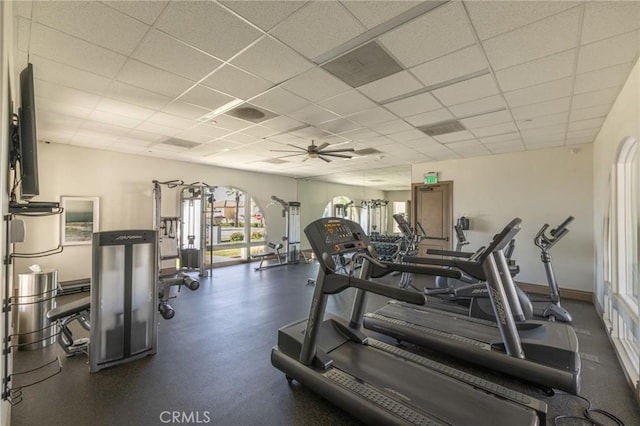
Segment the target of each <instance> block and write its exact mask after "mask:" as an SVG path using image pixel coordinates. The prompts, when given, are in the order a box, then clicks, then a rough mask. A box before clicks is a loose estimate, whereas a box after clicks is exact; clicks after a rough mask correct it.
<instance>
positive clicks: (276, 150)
mask: <svg viewBox="0 0 640 426" xmlns="http://www.w3.org/2000/svg"><path fill="white" fill-rule="evenodd" d="M269 151H271V152H295V153H296V154H297V155H304V154H306V153H307V152H306V151H303V152H298V151H292V150H290V149H270V150H269Z"/></svg>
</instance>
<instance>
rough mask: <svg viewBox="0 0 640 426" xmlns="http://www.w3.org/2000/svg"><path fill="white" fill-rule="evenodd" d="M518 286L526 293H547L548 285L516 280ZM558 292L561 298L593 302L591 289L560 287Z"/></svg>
mask: <svg viewBox="0 0 640 426" xmlns="http://www.w3.org/2000/svg"><path fill="white" fill-rule="evenodd" d="M518 287H520V288H521V289H523V290H524V291H526V292H527V293H533V294H544V295H549V287H548V286H546V285H540V284H531V283H523V282H518ZM560 294H561V297H562V298H563V299H571V300H580V301H582V302H590V303H593V292H591V291H584V290H573V289H570V288H562V289H560Z"/></svg>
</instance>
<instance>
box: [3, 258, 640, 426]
mask: <svg viewBox="0 0 640 426" xmlns="http://www.w3.org/2000/svg"><path fill="white" fill-rule="evenodd" d="M314 271H315V265H302V264H301V265H292V266H284V267H279V268H273V269H268V270H264V271H261V272H256V271H254V270H253V267H252V265H237V266H232V267H227V268H220V269H215V270H214V271H213V276H212V278H207V279H203V280H202V281H201V282H202V285H201V287H200V290H198V291H197V292H190V291H187V290H183V291H182V292H181V293H180V294H179V295H178V298H177V299H175V300H173V301H172V305H173V306H174V308H175V309H176V316H175V318H174V319H172V320H170V321H165V320H161V322H160V326H159V346H158V353H157V354H156V355H155V356H152V357H148V358H145V359H143V360H140V361H137V362H134V363H130V364H125V365H121V366H117V367H114V368H110V369H106V370H103V371H101V372H99V373H95V374H89V372H88V365H87V358H86V357H82V356H80V357H74V358H64V357H63V356H62V354H61V350H60V349H59V348H58V346H57V345H54V346H51V347H48V348H45V349H43V350H39V351H31V352H18V353H16V356H15V367H16V371H18V370H25V369H28V368H30V367H31V366H34V365H37V363H38V362H40V361H44V360H49V359H52V358H53V357H55V355H56V354H60V355H61V358H62V364H63V370H62V372H61V373H60V374H58V375H57V376H55V377H53V378H51V379H49V380H47V381H45V382H43V383H40V384H38V385H36V386H33V387H29V388H24V389H23V402H22V403H20V404H18V405H16V406H15V407H14V408H13V411H12V424H13V425H17V426H22V425H29V426H31V425H68V426H74V425H85V424H87V425H89V424H90V425H94V426H98V425H118V426H121V425H162V424H167V423H170V420H172V419H171V416H172V414H171V412H174V411H175V412H178V413H179V416H180V417H179V418H177V419H173V420H174V421H173V423H174V424H175V423H177V422H175V420H179V421H180V422H181V423H182V424H186V423H190V424H206V423H208V424H216V425H257V424H260V425H328V424H340V425H348V424H359V422H358V421H357V419H354V418H353V417H351V416H350V415H349V414H347V413H345V412H344V411H341V410H340V409H337V408H336V407H334V406H333V405H331V404H330V403H328V402H327V401H325V400H324V399H322V398H320V397H318V396H317V395H316V394H314V393H312V392H310V391H308V390H307V389H305V388H304V387H302V386H300V385H299V384H297V383H296V382H294V383H293V384H292V385H289V384H288V383H287V381H286V380H285V378H284V375H283V374H282V373H281V372H280V371H278V370H276V369H275V368H273V367H272V366H271V363H270V360H269V355H270V351H271V347H272V346H273V345H274V344H275V343H276V337H277V336H276V335H277V330H278V328H279V327H281V326H282V325H284V324H287V323H290V322H293V321H297V320H299V319H301V318H303V317H305V316H306V315H307V314H308V308H309V303H310V300H311V296H312V293H313V286H312V285H308V284H307V279H308V278H309V277H312V276H314ZM72 297H74V296H65V298H72ZM352 299H353V292H352V290H347V291H345V292H344V293H343V294H341V295H337V296H332V297H331V300H330V303H329V306H328V310H329V311H331V312H334V313H337V314H343V315H344V314H345V313H346V312H348V311H349V309H350V307H351V302H352ZM383 303H385V300H384V299H381V298H377V297H372V298H370V300H369V309H370V310H372V309H375V308H377V307H379V306H381V305H382V304H383ZM566 305H567V307H568V308H570V310H571V311H572V313H573V315H574V317H575V326H576V327H577V328H578V330H579V331H580V333H579V339H580V345H581V348H582V350H583V351H585V353H586V355H587V356H586V358H585V359H583V371H584V373H583V394H584V396H586V397H587V398H589V399H590V400H591V401H592V403H593V404H594V406H595V407H598V408H603V409H606V410H610V411H612V412H614V413H615V414H616V415H617V416H618V417H620V418H621V419H623V421H624V422H625V424H627V425H632V424H640V410H639V409H638V406H637V405H636V403H635V402H634V399H633V396H632V393H631V390H630V388H629V386H628V385H627V383H626V381H625V379H624V377H623V375H622V371H621V369H620V367H619V365H618V364H617V361H616V358H615V355H614V353H613V351H612V350H611V347H610V345H609V342H608V340H607V337H606V335H605V334H604V332H603V329H602V326H601V324H600V322H599V319H598V318H597V315H596V312H595V309H594V308H593V306H591V305H589V304H586V303H578V302H567V303H566ZM433 356H434V357H436V358H440V359H438V360H439V361H441V362H447V363H452V361H451V360H449V359H446V358H443V357H440V356H438V355H437V354H433ZM452 365H457V366H458V367H459V368H462V369H465V370H468V371H471V372H475V373H477V374H479V375H482V376H483V377H486V378H489V379H493V380H496V381H498V382H499V383H501V384H503V385H505V386H510V387H513V388H515V389H517V390H520V391H522V392H526V393H528V394H531V395H532V396H535V397H538V398H540V399H543V400H544V401H545V402H547V403H548V404H549V419H548V424H552V423H551V421H552V419H553V417H555V416H557V415H559V414H570V415H581V412H582V407H583V405H582V402H580V401H578V400H577V399H576V398H575V397H573V396H568V395H560V394H556V396H554V397H545V396H544V395H543V394H542V393H541V392H540V391H538V390H537V389H533V388H530V387H528V386H526V385H523V384H521V383H519V382H517V381H515V380H512V379H509V378H508V377H504V376H501V375H497V374H493V373H490V372H486V371H480V370H477V369H474V368H473V367H470V366H467V365H461V364H452ZM20 380H25V381H26V380H27V378H21V379H20ZM18 384H19V381H16V382H14V384H13V386H17V385H18ZM461 409H464V403H463V402H462V401H461ZM498 423H499V419H496V424H498ZM564 424H583V423H564Z"/></svg>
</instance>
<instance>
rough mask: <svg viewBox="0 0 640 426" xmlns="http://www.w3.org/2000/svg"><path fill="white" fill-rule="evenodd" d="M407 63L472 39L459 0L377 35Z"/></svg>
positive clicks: (472, 41)
mask: <svg viewBox="0 0 640 426" xmlns="http://www.w3.org/2000/svg"><path fill="white" fill-rule="evenodd" d="M379 40H380V41H381V42H382V44H383V45H384V46H385V47H386V48H387V49H389V51H390V52H391V53H392V54H393V55H394V56H395V57H396V58H397V59H398V60H400V62H402V63H403V64H404V65H405V66H406V67H413V66H415V65H418V64H421V63H423V62H426V61H429V60H432V59H435V58H438V57H440V56H444V55H446V54H448V53H451V52H455V51H456V50H459V49H462V48H463V47H466V46H469V45H471V44H473V43H475V41H476V40H475V37H474V36H473V31H472V29H471V27H470V26H469V24H468V21H467V17H466V14H465V12H464V8H463V6H462V3H461V2H449V3H447V4H445V5H442V6H439V7H437V8H436V9H434V10H431V11H429V12H428V13H425V14H424V15H422V16H420V17H418V18H416V19H413V20H411V21H409V22H407V23H406V24H404V25H401V26H400V27H398V28H396V29H394V30H392V31H389V32H388V33H386V34H384V35H382V36H381V37H380V39H379Z"/></svg>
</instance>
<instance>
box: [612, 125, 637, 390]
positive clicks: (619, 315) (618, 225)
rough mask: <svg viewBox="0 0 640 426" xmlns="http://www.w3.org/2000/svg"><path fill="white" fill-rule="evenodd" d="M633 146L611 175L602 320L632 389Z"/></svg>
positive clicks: (630, 142)
mask: <svg viewBox="0 0 640 426" xmlns="http://www.w3.org/2000/svg"><path fill="white" fill-rule="evenodd" d="M639 168H640V160H639V159H638V143H637V140H636V139H634V138H631V137H628V138H626V139H624V140H623V141H622V142H621V144H620V148H619V150H618V158H617V159H616V162H615V163H614V165H613V170H612V173H611V176H612V180H611V186H610V187H611V193H610V194H611V199H610V203H609V211H608V215H607V217H605V221H604V224H603V225H604V230H603V231H604V232H603V239H604V241H603V257H604V259H603V261H604V262H603V274H604V276H603V281H604V289H603V290H604V294H603V303H604V313H603V317H604V318H603V319H604V322H605V324H607V327H608V328H609V332H610V334H611V339H612V341H613V343H614V346H615V349H616V352H617V353H618V356H619V358H620V360H621V362H622V365H623V367H624V369H625V371H626V373H627V375H628V376H629V378H630V380H631V381H632V382H633V383H637V382H638V378H639V377H640V347H639V345H638V341H639V340H640V327H638V323H640V297H639V294H640V284H639V283H638V255H639V253H638V239H639V235H638V234H639V232H640V225H639V223H638V220H639V217H638V216H639V215H638V210H639V209H640V197H639V196H638V191H640V173H639Z"/></svg>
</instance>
